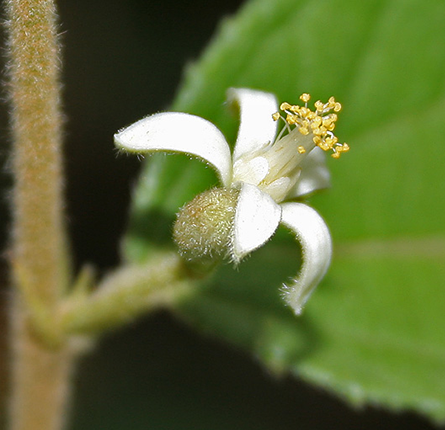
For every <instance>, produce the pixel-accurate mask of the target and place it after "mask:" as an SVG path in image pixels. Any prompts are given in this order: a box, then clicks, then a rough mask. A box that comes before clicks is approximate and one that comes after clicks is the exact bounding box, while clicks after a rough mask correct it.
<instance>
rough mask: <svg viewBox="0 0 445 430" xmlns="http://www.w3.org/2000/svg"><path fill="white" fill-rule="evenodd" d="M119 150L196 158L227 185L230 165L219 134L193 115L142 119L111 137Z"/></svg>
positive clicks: (172, 114)
mask: <svg viewBox="0 0 445 430" xmlns="http://www.w3.org/2000/svg"><path fill="white" fill-rule="evenodd" d="M114 141H115V143H116V145H117V146H118V147H119V148H122V149H124V150H125V151H129V152H139V153H144V152H154V151H174V152H182V153H186V154H190V155H194V156H197V157H199V158H201V159H202V160H204V161H205V162H207V163H209V164H210V165H211V166H212V167H214V168H215V169H216V171H217V172H218V174H219V176H220V178H221V181H222V183H223V184H224V185H225V186H228V185H230V182H231V180H232V161H231V156H230V148H229V145H228V144H227V142H226V139H225V137H224V136H223V134H222V133H221V132H220V131H219V130H218V129H217V128H216V127H215V126H214V125H213V124H212V123H211V122H209V121H207V120H205V119H203V118H200V117H198V116H195V115H189V114H186V113H179V112H164V113H159V114H156V115H152V116H148V117H146V118H143V119H141V120H139V121H137V122H135V123H134V124H132V125H130V126H129V127H127V128H124V129H123V130H121V131H120V132H119V133H117V134H115V135H114Z"/></svg>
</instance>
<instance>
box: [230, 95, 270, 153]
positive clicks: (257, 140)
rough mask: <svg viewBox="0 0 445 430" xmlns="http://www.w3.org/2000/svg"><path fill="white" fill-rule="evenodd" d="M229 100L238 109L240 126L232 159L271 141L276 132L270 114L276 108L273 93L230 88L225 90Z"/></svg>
mask: <svg viewBox="0 0 445 430" xmlns="http://www.w3.org/2000/svg"><path fill="white" fill-rule="evenodd" d="M227 96H228V100H229V102H232V103H233V102H235V103H237V104H238V105H239V109H240V127H239V130H238V137H237V139H236V143H235V149H234V152H233V159H234V161H236V160H238V159H239V157H241V156H242V155H244V154H246V153H251V152H252V151H255V150H257V149H260V148H262V147H264V146H266V145H267V144H269V143H273V141H274V140H275V135H276V133H277V121H274V120H273V119H272V115H273V114H274V113H275V112H277V110H278V103H277V100H276V98H275V96H274V95H273V94H270V93H265V92H263V91H255V90H248V89H244V88H231V89H229V91H228V92H227Z"/></svg>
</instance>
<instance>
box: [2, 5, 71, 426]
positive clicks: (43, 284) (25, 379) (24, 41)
mask: <svg viewBox="0 0 445 430" xmlns="http://www.w3.org/2000/svg"><path fill="white" fill-rule="evenodd" d="M5 4H6V11H7V17H8V22H7V24H8V26H7V27H8V35H9V46H8V48H9V57H10V58H9V93H10V101H11V106H12V110H11V112H12V114H11V127H12V139H13V160H12V161H13V163H12V166H13V174H14V180H15V184H14V192H13V216H14V223H13V235H12V266H13V282H14V284H15V286H16V287H17V290H16V297H15V299H14V301H13V306H12V311H11V318H12V324H11V326H12V334H11V344H12V348H11V349H12V357H11V358H12V378H11V379H12V381H11V384H12V401H11V408H10V411H11V414H10V426H11V429H13V430H60V428H61V426H62V421H63V419H62V417H63V416H64V415H65V410H64V404H65V402H66V393H67V392H68V390H67V387H68V378H69V369H70V367H71V365H70V364H71V357H72V354H71V353H70V351H69V348H68V346H67V345H66V344H61V345H62V346H60V345H59V347H58V348H56V349H51V348H49V347H48V345H47V344H45V342H44V338H45V333H44V330H41V331H40V332H38V335H37V331H36V327H35V320H34V319H33V317H34V315H33V313H34V309H32V307H33V306H34V305H37V306H38V307H39V309H40V310H41V311H42V315H43V316H44V317H45V318H43V319H42V318H40V319H41V322H44V321H45V319H46V322H47V325H46V328H51V329H53V330H55V335H56V334H57V333H56V330H57V327H55V325H54V324H53V323H52V315H54V313H55V310H56V307H57V305H58V303H59V301H60V300H61V297H62V295H63V293H64V292H65V291H66V288H67V285H68V283H69V274H68V270H67V267H68V256H67V252H66V249H67V246H66V234H65V227H64V222H63V210H62V209H63V180H62V161H61V159H62V144H61V141H62V138H61V135H62V132H61V124H62V113H61V109H60V82H59V73H60V70H59V69H60V57H59V54H60V52H59V51H60V47H59V43H58V40H57V16H56V9H55V4H54V1H52V0H6V2H5ZM31 303H32V304H33V306H31Z"/></svg>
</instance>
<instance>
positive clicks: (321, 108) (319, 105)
mask: <svg viewBox="0 0 445 430" xmlns="http://www.w3.org/2000/svg"><path fill="white" fill-rule="evenodd" d="M314 106H315V108H316V109H317V111H319V112H322V111H323V108H324V105H323V103H322V102H321V101H320V100H318V101H316V102H315V103H314Z"/></svg>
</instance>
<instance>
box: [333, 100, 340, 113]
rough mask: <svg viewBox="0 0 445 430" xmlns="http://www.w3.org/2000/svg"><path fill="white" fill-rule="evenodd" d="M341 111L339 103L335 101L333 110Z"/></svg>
mask: <svg viewBox="0 0 445 430" xmlns="http://www.w3.org/2000/svg"><path fill="white" fill-rule="evenodd" d="M340 111H341V103H339V102H336V103H335V105H334V112H340Z"/></svg>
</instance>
